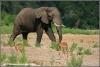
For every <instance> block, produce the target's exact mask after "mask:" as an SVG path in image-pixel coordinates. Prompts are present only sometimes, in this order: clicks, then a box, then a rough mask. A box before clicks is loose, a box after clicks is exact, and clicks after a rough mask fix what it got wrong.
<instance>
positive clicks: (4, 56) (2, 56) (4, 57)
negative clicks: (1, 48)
mask: <svg viewBox="0 0 100 67" xmlns="http://www.w3.org/2000/svg"><path fill="white" fill-rule="evenodd" d="M5 59H6V54H1V62H3V61H4V60H5Z"/></svg>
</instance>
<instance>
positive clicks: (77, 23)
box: [75, 18, 81, 29]
mask: <svg viewBox="0 0 100 67" xmlns="http://www.w3.org/2000/svg"><path fill="white" fill-rule="evenodd" d="M80 20H81V19H80V18H78V20H77V21H76V22H75V29H76V28H78V25H79V23H80Z"/></svg>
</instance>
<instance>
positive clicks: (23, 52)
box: [19, 48, 28, 63]
mask: <svg viewBox="0 0 100 67" xmlns="http://www.w3.org/2000/svg"><path fill="white" fill-rule="evenodd" d="M19 62H20V63H26V62H28V59H27V56H26V54H25V49H24V48H23V49H22V56H21V57H20V60H19Z"/></svg>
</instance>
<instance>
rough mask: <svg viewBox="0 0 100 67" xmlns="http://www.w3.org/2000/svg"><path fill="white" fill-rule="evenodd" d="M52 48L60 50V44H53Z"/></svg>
mask: <svg viewBox="0 0 100 67" xmlns="http://www.w3.org/2000/svg"><path fill="white" fill-rule="evenodd" d="M50 48H52V49H55V50H56V51H59V50H60V46H59V45H58V44H56V43H55V42H52V43H51V46H50Z"/></svg>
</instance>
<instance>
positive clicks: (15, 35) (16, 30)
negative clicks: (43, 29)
mask: <svg viewBox="0 0 100 67" xmlns="http://www.w3.org/2000/svg"><path fill="white" fill-rule="evenodd" d="M20 33H21V32H20V27H19V26H15V27H14V28H13V33H12V34H11V36H10V39H9V41H8V44H9V45H11V43H12V42H13V41H14V40H15V38H16V37H17V36H18V35H19V34H20Z"/></svg>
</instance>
